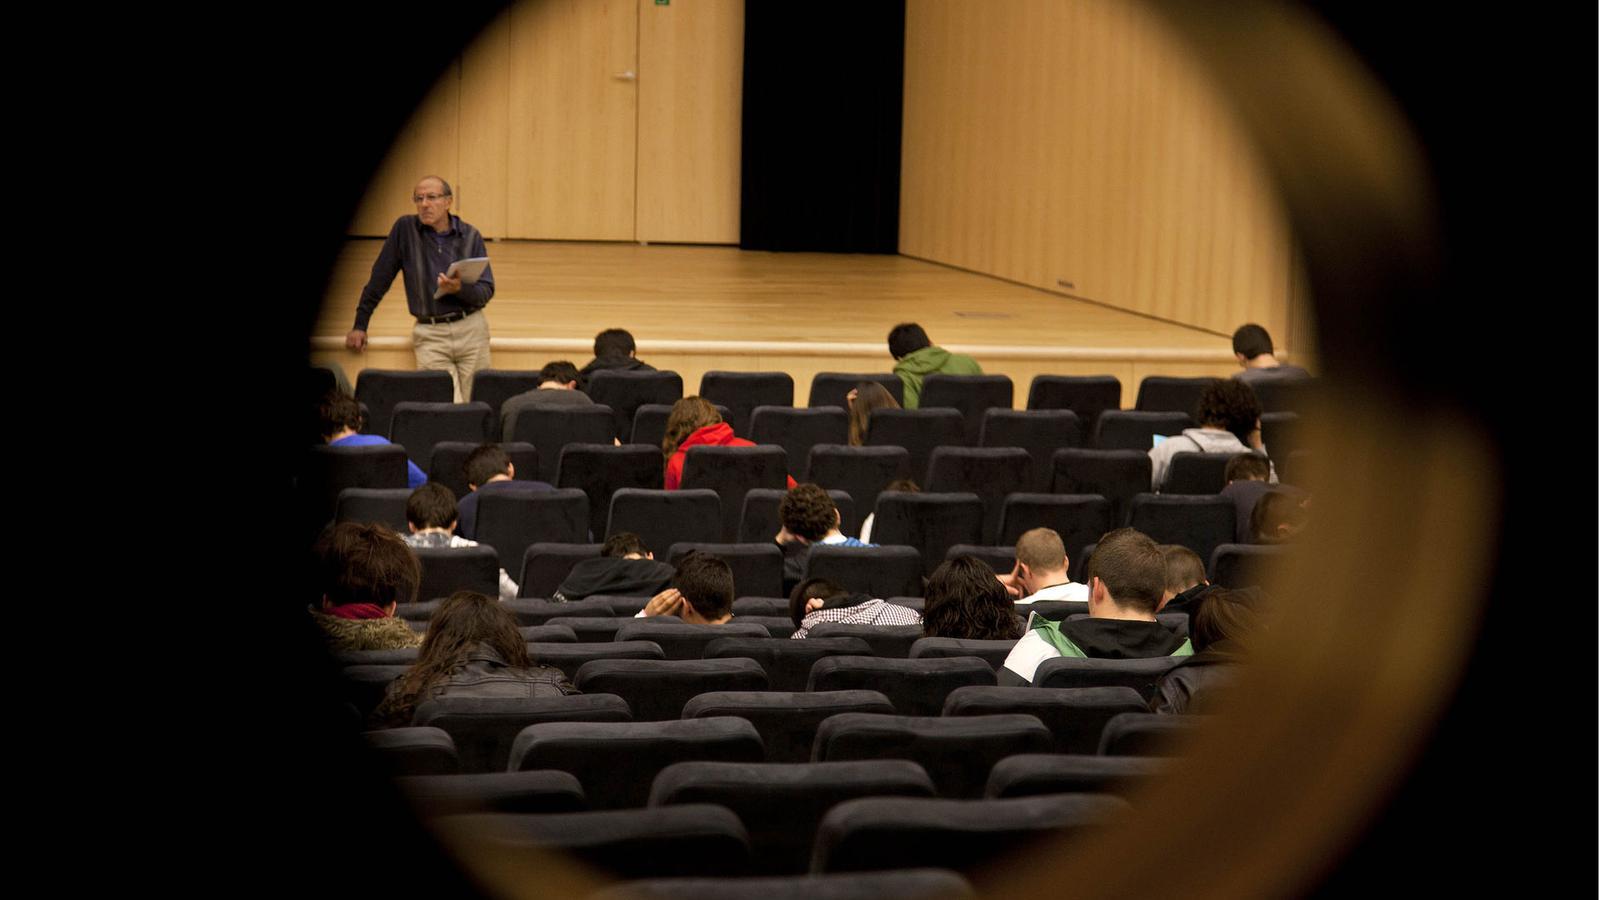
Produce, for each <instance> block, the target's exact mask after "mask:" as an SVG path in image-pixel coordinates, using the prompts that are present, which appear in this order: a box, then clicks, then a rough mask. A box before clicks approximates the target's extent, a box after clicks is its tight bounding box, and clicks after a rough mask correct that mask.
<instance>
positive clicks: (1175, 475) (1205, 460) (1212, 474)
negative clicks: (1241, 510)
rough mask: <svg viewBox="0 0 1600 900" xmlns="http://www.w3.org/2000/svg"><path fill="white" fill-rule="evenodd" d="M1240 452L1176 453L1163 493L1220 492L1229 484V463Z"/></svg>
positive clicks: (1168, 469) (1162, 487) (1168, 470)
mask: <svg viewBox="0 0 1600 900" xmlns="http://www.w3.org/2000/svg"><path fill="white" fill-rule="evenodd" d="M1238 455H1239V454H1238V453H1176V454H1173V457H1172V463H1171V465H1170V466H1169V467H1168V468H1167V483H1166V484H1164V485H1162V486H1161V492H1162V493H1163V494H1219V493H1221V492H1222V489H1223V488H1224V487H1226V486H1227V484H1228V479H1227V477H1226V476H1227V473H1228V463H1230V462H1232V461H1233V458H1234V457H1235V456H1238Z"/></svg>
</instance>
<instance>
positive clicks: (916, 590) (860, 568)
mask: <svg viewBox="0 0 1600 900" xmlns="http://www.w3.org/2000/svg"><path fill="white" fill-rule="evenodd" d="M922 571H923V562H922V551H920V550H918V549H917V548H916V547H894V546H883V547H837V546H822V545H819V546H815V547H812V548H811V552H810V553H808V554H807V555H806V568H805V577H807V578H826V579H828V580H829V581H832V582H833V583H835V584H838V585H840V586H842V587H844V588H845V589H846V590H849V591H854V592H858V593H862V594H869V595H871V596H873V597H920V596H922Z"/></svg>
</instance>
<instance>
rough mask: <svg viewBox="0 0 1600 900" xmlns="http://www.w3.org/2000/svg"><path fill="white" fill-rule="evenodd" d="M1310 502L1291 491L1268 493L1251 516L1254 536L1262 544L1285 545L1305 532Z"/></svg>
mask: <svg viewBox="0 0 1600 900" xmlns="http://www.w3.org/2000/svg"><path fill="white" fill-rule="evenodd" d="M1309 503H1310V499H1309V498H1306V497H1301V496H1298V495H1297V494H1295V493H1292V492H1290V491H1286V490H1285V491H1268V492H1267V493H1266V494H1263V495H1262V497H1261V500H1260V501H1259V502H1257V503H1256V508H1255V510H1254V511H1253V512H1252V513H1251V515H1250V533H1251V535H1252V536H1253V537H1254V539H1255V542H1256V543H1258V544H1285V543H1288V542H1289V541H1291V540H1293V539H1294V538H1295V536H1296V535H1298V534H1299V533H1300V532H1301V531H1303V530H1305V527H1306V523H1307V521H1308V520H1309V519H1310V516H1309V515H1307V514H1306V506H1307V504H1309Z"/></svg>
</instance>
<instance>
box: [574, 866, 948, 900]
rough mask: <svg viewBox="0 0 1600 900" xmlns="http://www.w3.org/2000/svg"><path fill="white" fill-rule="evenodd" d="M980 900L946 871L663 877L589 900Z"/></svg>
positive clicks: (612, 889) (619, 887)
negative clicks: (882, 899) (923, 899)
mask: <svg viewBox="0 0 1600 900" xmlns="http://www.w3.org/2000/svg"><path fill="white" fill-rule="evenodd" d="M893 896H898V897H937V898H939V900H975V898H976V897H977V896H978V895H977V894H976V893H974V892H973V890H972V885H971V884H969V883H968V882H967V880H966V879H965V878H962V877H961V876H960V875H958V874H956V873H955V872H951V871H949V870H946V869H897V870H894V871H890V872H849V873H845V874H839V875H798V876H769V877H765V878H662V879H640V880H637V881H628V882H624V883H622V884H619V885H616V886H614V887H609V888H606V889H605V890H602V891H599V892H596V893H594V894H590V895H589V897H588V898H587V900H747V898H749V897H760V898H762V900H878V898H880V897H893Z"/></svg>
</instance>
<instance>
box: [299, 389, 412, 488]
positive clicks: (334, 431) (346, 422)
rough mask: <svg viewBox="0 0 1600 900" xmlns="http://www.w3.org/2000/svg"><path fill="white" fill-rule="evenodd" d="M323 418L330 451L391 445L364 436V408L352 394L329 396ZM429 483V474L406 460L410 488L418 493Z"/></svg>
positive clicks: (334, 393)
mask: <svg viewBox="0 0 1600 900" xmlns="http://www.w3.org/2000/svg"><path fill="white" fill-rule="evenodd" d="M317 413H318V415H319V416H320V417H321V418H322V439H323V440H324V441H327V442H328V446H330V447H373V446H378V445H382V444H388V443H389V441H388V440H386V439H385V438H382V437H379V436H378V435H376V434H361V433H360V429H361V404H360V403H357V402H356V398H354V397H352V396H350V395H349V394H341V393H338V392H337V391H335V392H333V393H330V394H328V396H327V398H326V399H324V400H323V401H322V406H321V407H320V408H319V409H318V410H317ZM427 483H428V476H427V473H425V472H423V471H422V470H421V469H419V468H418V467H417V464H416V463H414V462H412V461H411V460H410V459H407V460H406V487H408V488H411V489H413V490H415V489H416V488H419V487H422V486H423V485H424V484H427Z"/></svg>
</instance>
